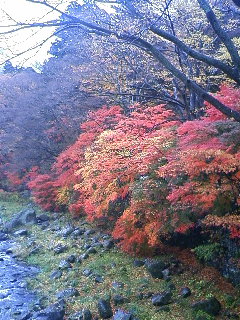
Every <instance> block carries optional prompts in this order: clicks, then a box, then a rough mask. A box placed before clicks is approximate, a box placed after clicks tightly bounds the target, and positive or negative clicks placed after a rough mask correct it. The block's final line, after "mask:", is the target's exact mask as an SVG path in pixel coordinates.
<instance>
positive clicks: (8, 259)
mask: <svg viewBox="0 0 240 320" xmlns="http://www.w3.org/2000/svg"><path fill="white" fill-rule="evenodd" d="M13 247H14V242H13V241H10V240H7V241H1V242H0V320H14V319H19V320H20V319H27V318H28V316H27V314H28V313H29V312H28V310H29V308H31V306H32V305H33V304H34V303H36V301H37V297H36V295H35V294H34V293H33V292H30V291H29V290H28V288H27V284H26V280H27V278H28V277H33V276H34V275H36V273H37V272H38V269H37V268H35V267H31V266H28V265H27V264H25V263H22V262H19V261H17V260H16V259H15V258H14V256H13V254H12V253H11V248H13Z"/></svg>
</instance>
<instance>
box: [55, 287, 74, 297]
mask: <svg viewBox="0 0 240 320" xmlns="http://www.w3.org/2000/svg"><path fill="white" fill-rule="evenodd" d="M77 296H79V292H78V290H77V289H75V288H68V289H65V290H62V291H60V292H58V293H57V294H56V297H57V298H58V299H67V298H71V297H77Z"/></svg>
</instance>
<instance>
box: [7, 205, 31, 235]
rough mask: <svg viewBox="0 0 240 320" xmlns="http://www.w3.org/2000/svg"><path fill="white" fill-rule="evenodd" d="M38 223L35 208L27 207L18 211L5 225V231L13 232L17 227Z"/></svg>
mask: <svg viewBox="0 0 240 320" xmlns="http://www.w3.org/2000/svg"><path fill="white" fill-rule="evenodd" d="M36 223H37V218H36V212H35V210H34V209H33V208H25V209H23V210H21V211H20V212H18V213H16V214H15V215H14V216H13V218H12V219H11V220H10V221H9V222H7V223H6V224H5V226H4V231H5V232H12V230H13V229H14V228H16V227H20V226H23V225H32V224H36Z"/></svg>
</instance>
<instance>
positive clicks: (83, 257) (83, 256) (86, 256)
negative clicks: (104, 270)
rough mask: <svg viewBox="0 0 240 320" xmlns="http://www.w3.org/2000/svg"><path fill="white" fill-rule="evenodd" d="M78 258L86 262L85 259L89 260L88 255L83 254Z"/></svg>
mask: <svg viewBox="0 0 240 320" xmlns="http://www.w3.org/2000/svg"><path fill="white" fill-rule="evenodd" d="M80 258H81V259H82V260H86V259H87V258H89V254H88V253H86V252H85V253H83V254H81V255H80Z"/></svg>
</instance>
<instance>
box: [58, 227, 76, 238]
mask: <svg viewBox="0 0 240 320" xmlns="http://www.w3.org/2000/svg"><path fill="white" fill-rule="evenodd" d="M73 231H74V228H73V227H72V226H69V227H66V228H64V229H63V230H62V231H61V232H60V235H61V236H62V237H64V238H67V237H68V236H70V234H71V233H73Z"/></svg>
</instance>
